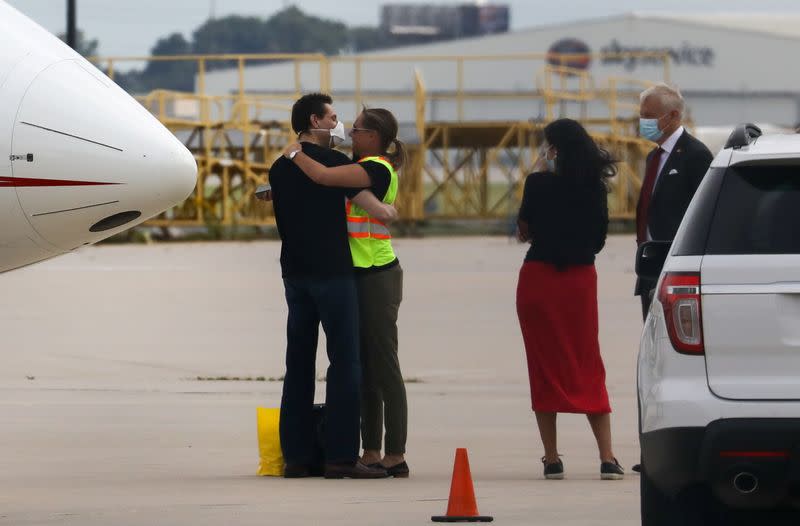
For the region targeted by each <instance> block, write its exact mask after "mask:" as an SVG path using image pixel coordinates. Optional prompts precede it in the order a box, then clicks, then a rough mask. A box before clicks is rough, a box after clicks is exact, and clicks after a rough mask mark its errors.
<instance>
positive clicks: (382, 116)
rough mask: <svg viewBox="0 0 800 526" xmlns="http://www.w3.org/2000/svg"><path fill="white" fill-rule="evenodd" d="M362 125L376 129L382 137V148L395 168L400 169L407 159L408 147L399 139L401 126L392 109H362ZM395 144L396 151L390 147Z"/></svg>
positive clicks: (369, 128)
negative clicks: (398, 134)
mask: <svg viewBox="0 0 800 526" xmlns="http://www.w3.org/2000/svg"><path fill="white" fill-rule="evenodd" d="M361 123H362V124H361V125H362V126H363V127H364V128H366V129H368V130H374V131H376V132H377V133H378V136H379V137H380V138H381V150H382V151H383V152H384V154H385V155H386V157H388V159H389V162H391V163H392V166H394V167H395V169H399V168H400V167H401V166H403V163H405V161H406V147H405V145H404V144H403V143H402V142H401V141H399V140H398V139H397V131H398V129H399V126H398V124H397V119H396V118H395V116H394V115H393V114H392V112H391V111H389V110H387V109H384V108H366V107H365V108H364V109H363V110H361ZM392 145H394V151H393V152H390V151H389V147H390V146H392Z"/></svg>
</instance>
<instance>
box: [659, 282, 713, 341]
mask: <svg viewBox="0 0 800 526" xmlns="http://www.w3.org/2000/svg"><path fill="white" fill-rule="evenodd" d="M658 301H660V302H661V305H662V306H663V307H664V321H665V322H666V324H667V332H668V333H669V339H670V341H671V342H672V346H673V347H675V350H676V351H678V352H680V353H686V354H703V353H704V352H705V348H704V347H703V318H702V314H701V311H700V273H699V272H667V274H666V275H665V276H664V279H663V280H662V281H661V288H660V289H659V291H658Z"/></svg>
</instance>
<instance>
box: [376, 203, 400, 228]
mask: <svg viewBox="0 0 800 526" xmlns="http://www.w3.org/2000/svg"><path fill="white" fill-rule="evenodd" d="M397 217H398V214H397V209H396V208H395V207H394V206H392V205H387V204H385V203H384V204H383V206H381V214H379V217H376V218H375V219H377V220H378V221H380V222H381V223H387V224H388V223H394V222H395V221H397Z"/></svg>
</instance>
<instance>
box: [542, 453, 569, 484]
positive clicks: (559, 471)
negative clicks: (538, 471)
mask: <svg viewBox="0 0 800 526" xmlns="http://www.w3.org/2000/svg"><path fill="white" fill-rule="evenodd" d="M542 464H544V478H546V479H547V480H561V479H563V478H564V463H563V462H561V459H558V462H552V463H550V464H548V463H547V461H546V460H545V457H542Z"/></svg>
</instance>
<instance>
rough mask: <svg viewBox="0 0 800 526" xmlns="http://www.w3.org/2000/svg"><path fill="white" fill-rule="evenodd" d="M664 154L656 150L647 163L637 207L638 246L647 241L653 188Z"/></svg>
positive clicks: (662, 151)
mask: <svg viewBox="0 0 800 526" xmlns="http://www.w3.org/2000/svg"><path fill="white" fill-rule="evenodd" d="M663 153H664V150H662V149H661V148H660V147H659V148H656V150H655V151H654V152H653V155H651V156H650V159H649V160H648V161H647V168H646V169H645V175H644V181H643V182H642V191H641V193H640V194H639V203H638V205H637V206H636V244H637V245H641V244H642V243H644V242H645V241H647V224H648V223H649V221H648V219H649V217H650V215H649V214H650V199H651V198H652V197H653V188H654V187H655V185H656V179H657V178H658V166H659V164H660V163H661V154H663Z"/></svg>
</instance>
